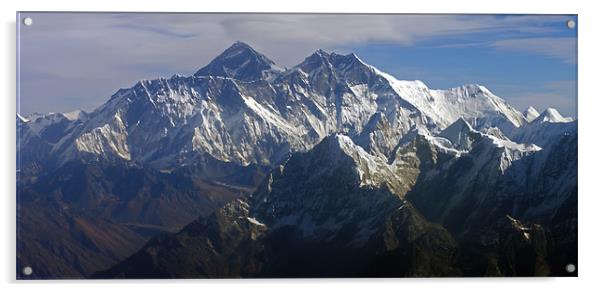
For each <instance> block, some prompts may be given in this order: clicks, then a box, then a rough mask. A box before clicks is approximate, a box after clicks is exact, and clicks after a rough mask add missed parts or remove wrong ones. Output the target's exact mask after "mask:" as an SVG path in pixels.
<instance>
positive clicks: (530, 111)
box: [523, 106, 539, 123]
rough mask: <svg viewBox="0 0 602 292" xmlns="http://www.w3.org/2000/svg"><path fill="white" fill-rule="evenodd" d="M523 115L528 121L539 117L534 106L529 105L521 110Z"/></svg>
mask: <svg viewBox="0 0 602 292" xmlns="http://www.w3.org/2000/svg"><path fill="white" fill-rule="evenodd" d="M523 116H525V120H527V122H529V123H530V122H532V121H533V120H535V119H536V118H537V117H539V112H538V111H537V110H536V109H535V108H534V107H532V106H530V107H528V108H527V109H526V110H525V111H524V112H523Z"/></svg>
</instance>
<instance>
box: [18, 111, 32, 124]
mask: <svg viewBox="0 0 602 292" xmlns="http://www.w3.org/2000/svg"><path fill="white" fill-rule="evenodd" d="M17 121H18V122H21V123H27V122H29V120H28V119H27V118H25V117H24V116H22V115H21V114H19V113H17Z"/></svg>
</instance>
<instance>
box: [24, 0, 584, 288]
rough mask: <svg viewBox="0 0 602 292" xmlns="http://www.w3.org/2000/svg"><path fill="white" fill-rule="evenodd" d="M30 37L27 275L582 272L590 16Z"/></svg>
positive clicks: (278, 20) (27, 17)
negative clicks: (580, 39)
mask: <svg viewBox="0 0 602 292" xmlns="http://www.w3.org/2000/svg"><path fill="white" fill-rule="evenodd" d="M17 23H18V40H17V43H18V105H19V108H18V111H17V112H18V115H17V117H16V126H17V133H18V135H17V139H18V140H17V157H18V165H17V174H18V181H17V190H18V193H17V198H18V200H17V223H18V226H17V267H16V269H17V275H18V276H17V277H18V278H19V279H80V278H103V279H112V278H239V277H243V278H262V277H270V278H278V277H486V276H504V277H513V276H535V277H540V276H576V275H577V268H578V265H577V108H576V101H577V91H576V86H577V78H576V66H577V58H576V54H577V52H576V43H577V16H576V15H403V14H400V15H362V14H347V15H344V14H338V15H337V14H316V15H312V14H202V13H182V14H178V13H29V12H23V13H19V14H18V19H17Z"/></svg>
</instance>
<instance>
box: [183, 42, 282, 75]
mask: <svg viewBox="0 0 602 292" xmlns="http://www.w3.org/2000/svg"><path fill="white" fill-rule="evenodd" d="M282 71H284V69H282V68H280V67H279V66H277V65H276V64H275V63H274V62H273V61H272V60H270V59H268V58H267V57H266V56H264V55H263V54H261V53H259V52H257V51H255V50H254V49H253V48H251V46H249V45H247V44H245V43H243V42H235V43H234V44H233V45H232V46H230V47H229V48H227V49H226V50H225V51H224V52H223V53H221V54H220V55H219V56H217V57H216V58H215V59H213V61H211V63H209V64H208V65H207V66H205V67H203V68H201V69H200V70H199V71H197V72H196V73H195V74H194V76H221V77H228V78H233V79H237V80H242V81H254V80H259V79H262V78H266V77H269V76H270V75H273V74H275V73H278V72H282Z"/></svg>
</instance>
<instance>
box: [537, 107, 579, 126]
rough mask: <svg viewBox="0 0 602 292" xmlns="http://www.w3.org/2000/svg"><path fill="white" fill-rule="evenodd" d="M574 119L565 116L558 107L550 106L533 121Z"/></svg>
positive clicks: (565, 121)
mask: <svg viewBox="0 0 602 292" xmlns="http://www.w3.org/2000/svg"><path fill="white" fill-rule="evenodd" d="M572 120H573V119H571V118H565V117H563V116H562V115H561V114H560V112H558V110H557V109H555V108H552V107H549V108H547V109H546V110H545V111H543V112H542V113H541V114H540V115H539V116H538V117H537V118H536V119H535V120H533V122H535V123H546V122H547V123H568V122H571V121H572Z"/></svg>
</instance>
